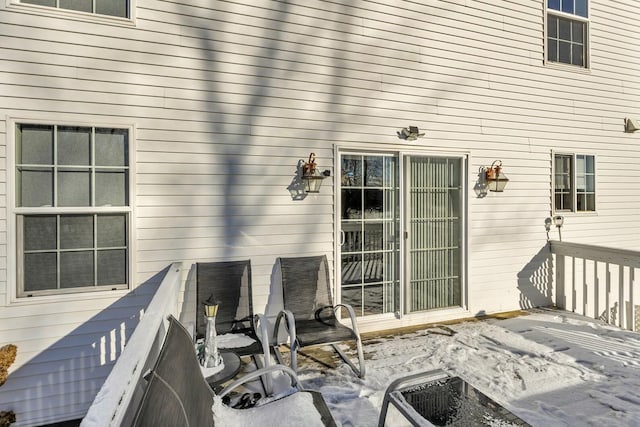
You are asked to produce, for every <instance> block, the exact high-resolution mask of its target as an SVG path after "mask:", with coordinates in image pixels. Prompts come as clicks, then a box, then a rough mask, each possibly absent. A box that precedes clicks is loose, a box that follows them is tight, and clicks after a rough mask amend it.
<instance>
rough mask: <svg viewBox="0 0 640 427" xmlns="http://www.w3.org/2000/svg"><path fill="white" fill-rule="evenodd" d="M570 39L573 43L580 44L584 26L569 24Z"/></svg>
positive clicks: (581, 24) (574, 23)
mask: <svg viewBox="0 0 640 427" xmlns="http://www.w3.org/2000/svg"><path fill="white" fill-rule="evenodd" d="M571 37H572V41H573V42H574V43H579V44H582V42H583V40H584V24H583V23H582V22H572V23H571Z"/></svg>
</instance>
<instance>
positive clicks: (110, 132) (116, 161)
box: [95, 128, 129, 166]
mask: <svg viewBox="0 0 640 427" xmlns="http://www.w3.org/2000/svg"><path fill="white" fill-rule="evenodd" d="M128 137H129V132H128V131H127V130H126V129H101V128H98V129H96V144H95V145H96V148H95V150H96V166H128V165H129V158H128V150H129V148H128V147H129V146H128Z"/></svg>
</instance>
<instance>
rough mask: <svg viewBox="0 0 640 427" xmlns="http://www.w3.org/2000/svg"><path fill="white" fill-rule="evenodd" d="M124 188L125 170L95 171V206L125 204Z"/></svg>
mask: <svg viewBox="0 0 640 427" xmlns="http://www.w3.org/2000/svg"><path fill="white" fill-rule="evenodd" d="M126 190H127V188H126V173H125V172H117V171H100V172H96V206H125V205H126V204H127V197H126V195H127V191H126Z"/></svg>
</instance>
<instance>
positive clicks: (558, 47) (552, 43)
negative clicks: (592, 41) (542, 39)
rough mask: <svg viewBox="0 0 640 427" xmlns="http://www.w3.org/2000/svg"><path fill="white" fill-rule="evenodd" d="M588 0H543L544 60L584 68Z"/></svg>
mask: <svg viewBox="0 0 640 427" xmlns="http://www.w3.org/2000/svg"><path fill="white" fill-rule="evenodd" d="M588 6H589V5H588V0H547V61H549V62H556V63H562V64H569V65H576V66H579V67H583V68H586V67H587V66H588V65H587V47H588V45H587V41H588V35H589V13H588Z"/></svg>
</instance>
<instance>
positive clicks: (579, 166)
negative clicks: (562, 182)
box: [576, 156, 585, 175]
mask: <svg viewBox="0 0 640 427" xmlns="http://www.w3.org/2000/svg"><path fill="white" fill-rule="evenodd" d="M576 173H577V174H578V175H584V173H585V160H584V156H576Z"/></svg>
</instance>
